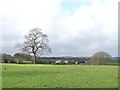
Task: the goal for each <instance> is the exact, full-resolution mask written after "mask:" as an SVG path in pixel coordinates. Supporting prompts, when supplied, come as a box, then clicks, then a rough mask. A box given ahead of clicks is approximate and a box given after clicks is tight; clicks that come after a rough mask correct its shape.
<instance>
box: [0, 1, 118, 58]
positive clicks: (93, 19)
mask: <svg viewBox="0 0 120 90" xmlns="http://www.w3.org/2000/svg"><path fill="white" fill-rule="evenodd" d="M83 1H84V0H80V1H79V2H78V1H73V0H71V1H67V0H65V1H62V0H17V1H16V0H10V1H9V0H4V1H3V0H1V1H0V27H1V30H2V32H3V33H2V34H3V38H2V42H3V52H5V53H11V54H14V53H15V52H16V50H14V45H15V43H16V42H20V41H22V40H23V36H24V35H25V34H26V33H27V32H28V31H29V30H30V29H32V28H34V27H40V28H41V29H42V31H43V32H44V33H46V34H48V38H49V40H50V46H51V48H52V51H53V53H52V54H51V56H65V55H69V56H70V55H72V56H82V55H83V56H89V55H90V56H91V55H92V54H94V53H95V52H96V51H101V50H103V51H106V52H108V53H110V54H111V55H113V56H117V52H118V48H117V46H118V38H117V37H118V29H117V27H118V22H117V20H118V10H117V9H118V7H117V2H118V1H115V0H104V1H101V0H90V1H87V0H86V1H84V2H83ZM64 2H65V3H64ZM67 2H74V3H75V2H77V3H79V4H80V6H78V5H79V4H77V7H76V8H74V6H73V8H74V9H72V7H71V8H70V9H68V8H67V9H66V7H63V5H62V4H63V3H64V6H65V5H68V4H67ZM87 2H89V5H86V4H85V3H87ZM69 12H71V13H72V14H71V13H69Z"/></svg>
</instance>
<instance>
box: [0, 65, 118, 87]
mask: <svg viewBox="0 0 120 90" xmlns="http://www.w3.org/2000/svg"><path fill="white" fill-rule="evenodd" d="M2 77H3V78H2V87H3V88H117V87H118V67H117V66H92V65H32V64H3V65H2Z"/></svg>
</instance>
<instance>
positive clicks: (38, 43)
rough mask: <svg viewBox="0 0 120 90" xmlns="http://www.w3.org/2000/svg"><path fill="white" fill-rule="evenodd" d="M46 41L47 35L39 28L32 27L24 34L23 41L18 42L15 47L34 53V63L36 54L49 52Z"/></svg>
mask: <svg viewBox="0 0 120 90" xmlns="http://www.w3.org/2000/svg"><path fill="white" fill-rule="evenodd" d="M48 42H49V40H48V38H47V35H46V34H43V33H42V32H41V29H40V28H33V29H32V30H30V32H29V33H28V34H26V35H25V41H24V42H23V43H18V44H17V47H18V48H19V50H21V51H22V52H28V53H32V54H33V55H34V64H36V57H37V55H43V54H48V53H51V48H50V47H49V46H48Z"/></svg>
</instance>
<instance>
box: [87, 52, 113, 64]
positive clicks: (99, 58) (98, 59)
mask: <svg viewBox="0 0 120 90" xmlns="http://www.w3.org/2000/svg"><path fill="white" fill-rule="evenodd" d="M111 60H112V56H111V55H109V54H108V53H106V52H103V51H100V52H97V53H95V54H94V55H93V56H92V58H91V59H90V61H89V63H90V64H93V65H105V64H109V63H110V61H111Z"/></svg>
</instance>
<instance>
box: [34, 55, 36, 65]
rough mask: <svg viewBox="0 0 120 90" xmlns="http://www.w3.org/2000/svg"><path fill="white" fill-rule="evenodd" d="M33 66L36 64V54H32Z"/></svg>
mask: <svg viewBox="0 0 120 90" xmlns="http://www.w3.org/2000/svg"><path fill="white" fill-rule="evenodd" d="M34 64H36V54H35V53H34Z"/></svg>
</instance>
